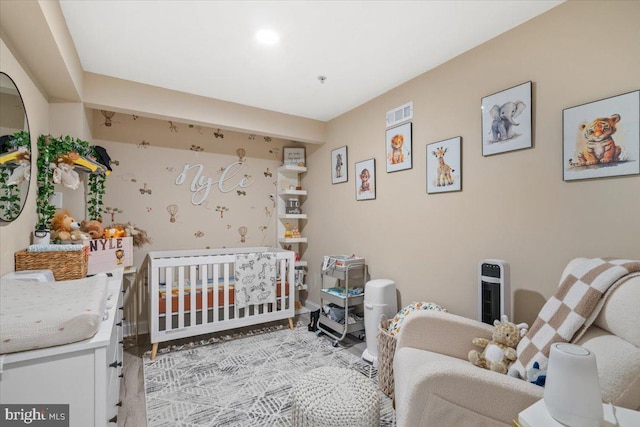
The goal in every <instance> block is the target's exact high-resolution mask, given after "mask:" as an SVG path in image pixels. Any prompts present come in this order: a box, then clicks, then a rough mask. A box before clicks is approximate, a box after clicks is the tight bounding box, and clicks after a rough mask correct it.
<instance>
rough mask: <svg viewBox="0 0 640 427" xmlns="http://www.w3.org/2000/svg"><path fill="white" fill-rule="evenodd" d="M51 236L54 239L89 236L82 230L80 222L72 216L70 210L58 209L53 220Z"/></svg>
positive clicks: (64, 239)
mask: <svg viewBox="0 0 640 427" xmlns="http://www.w3.org/2000/svg"><path fill="white" fill-rule="evenodd" d="M51 230H53V232H52V233H51V238H52V239H54V240H62V241H68V240H86V239H88V238H89V237H88V236H87V235H86V234H84V233H83V232H81V231H80V224H78V222H77V221H76V220H75V219H74V218H73V217H72V216H71V214H70V213H69V211H68V210H66V209H61V210H58V211H56V213H55V215H54V216H53V219H52V220H51Z"/></svg>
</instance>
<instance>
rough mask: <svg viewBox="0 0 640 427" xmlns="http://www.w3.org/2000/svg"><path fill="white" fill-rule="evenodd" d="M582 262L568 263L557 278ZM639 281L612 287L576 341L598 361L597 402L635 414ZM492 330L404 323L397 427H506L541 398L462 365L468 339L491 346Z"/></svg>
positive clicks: (428, 314) (538, 390)
mask: <svg viewBox="0 0 640 427" xmlns="http://www.w3.org/2000/svg"><path fill="white" fill-rule="evenodd" d="M580 261H581V259H575V260H573V261H571V262H570V263H569V264H568V265H567V267H566V268H565V271H564V273H563V278H562V279H561V282H562V280H563V279H564V277H566V275H567V274H568V271H570V269H571V267H572V266H573V265H575V264H576V263H579V262H580ZM639 325H640V276H637V275H636V276H635V277H632V278H630V279H629V280H626V281H625V282H624V283H622V284H621V285H620V286H617V287H616V288H615V289H614V290H613V291H612V292H611V294H610V295H609V296H608V298H607V299H606V301H605V303H604V306H602V309H601V310H600V312H599V314H598V316H597V318H596V319H595V321H594V322H593V323H592V324H591V325H590V326H589V327H588V329H587V330H586V332H585V333H584V334H583V335H582V336H581V337H580V338H579V339H578V340H577V341H575V343H576V344H579V345H581V346H583V347H585V348H587V349H589V350H590V351H592V352H593V353H594V354H595V356H596V361H597V365H598V375H599V380H600V387H601V391H602V397H603V401H605V402H611V403H613V404H614V405H617V406H622V407H625V408H630V409H634V410H638V409H640V326H639ZM492 331H493V326H491V325H487V324H484V323H481V322H478V321H475V320H471V319H467V318H464V317H460V316H457V315H454V314H451V313H444V312H437V311H424V312H420V313H415V314H414V315H412V316H411V317H409V318H407V320H406V321H405V323H404V324H403V326H402V329H401V331H400V335H399V337H398V342H397V347H396V353H395V357H394V363H393V368H394V380H395V405H396V419H397V425H398V426H399V427H407V426H411V427H416V426H458V425H460V426H461V425H464V426H483V427H484V426H510V425H511V421H512V420H513V419H515V418H517V415H518V413H519V412H521V411H522V410H524V409H525V408H527V407H528V406H530V405H532V404H533V403H535V402H536V401H538V400H539V399H541V398H542V397H543V393H544V389H543V388H542V387H539V386H537V385H534V384H531V383H529V382H527V381H525V380H521V379H518V378H514V377H512V376H508V375H504V374H499V373H497V372H493V371H489V370H486V369H481V368H479V367H477V366H474V365H472V364H471V363H470V362H469V361H468V360H467V355H468V353H469V350H471V349H474V348H475V347H474V346H473V344H472V343H471V341H472V339H473V338H474V337H484V338H487V339H491V335H492Z"/></svg>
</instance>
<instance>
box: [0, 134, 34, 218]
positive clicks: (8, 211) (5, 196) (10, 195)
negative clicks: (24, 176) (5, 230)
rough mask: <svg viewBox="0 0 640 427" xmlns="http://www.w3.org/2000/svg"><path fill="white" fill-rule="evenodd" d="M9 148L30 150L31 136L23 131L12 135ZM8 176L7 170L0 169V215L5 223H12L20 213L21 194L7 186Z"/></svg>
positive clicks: (16, 186)
mask: <svg viewBox="0 0 640 427" xmlns="http://www.w3.org/2000/svg"><path fill="white" fill-rule="evenodd" d="M9 146H10V147H11V148H12V149H17V148H20V147H27V148H30V147H31V136H30V135H29V132H27V131H24V130H23V131H20V132H16V133H14V134H13V135H12V136H11V139H10V140H9ZM10 176H11V173H10V170H9V169H8V168H0V188H2V189H3V190H4V192H3V193H2V194H1V195H0V215H1V216H2V217H3V219H4V220H5V221H13V220H14V219H16V218H17V217H18V215H20V212H21V211H22V202H21V192H20V189H19V188H18V185H17V184H13V185H7V180H8V179H9V177H10ZM25 196H26V195H25ZM2 211H4V212H2Z"/></svg>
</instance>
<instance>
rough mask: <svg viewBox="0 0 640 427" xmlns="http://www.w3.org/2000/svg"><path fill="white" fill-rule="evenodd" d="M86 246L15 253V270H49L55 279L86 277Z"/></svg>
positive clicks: (87, 259)
mask: <svg viewBox="0 0 640 427" xmlns="http://www.w3.org/2000/svg"><path fill="white" fill-rule="evenodd" d="M87 249H88V247H87V246H85V247H84V248H83V249H80V250H77V251H50V252H28V251H27V250H22V251H18V252H16V254H15V259H16V271H22V270H51V271H52V272H53V277H55V279H56V280H72V279H82V278H83V277H87V270H88V268H89V253H88V252H87Z"/></svg>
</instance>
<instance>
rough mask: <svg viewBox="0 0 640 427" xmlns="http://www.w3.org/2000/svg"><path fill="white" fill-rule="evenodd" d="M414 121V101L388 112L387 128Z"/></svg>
mask: <svg viewBox="0 0 640 427" xmlns="http://www.w3.org/2000/svg"><path fill="white" fill-rule="evenodd" d="M411 119H413V101H412V102H407V103H406V104H404V105H401V106H399V107H397V108H394V109H393V110H389V111H387V127H391V126H394V125H397V124H398V123H402V122H404V121H407V120H411Z"/></svg>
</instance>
